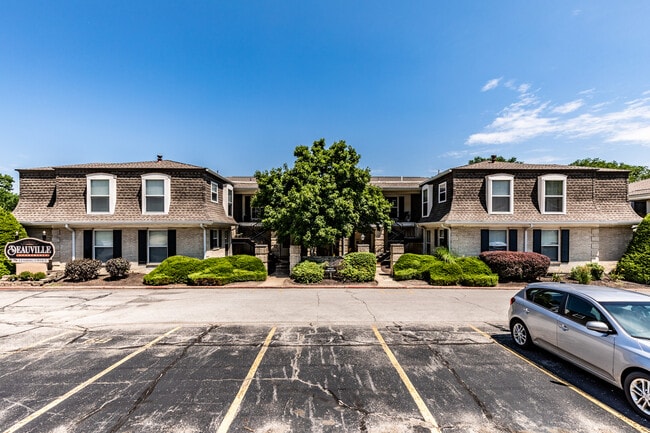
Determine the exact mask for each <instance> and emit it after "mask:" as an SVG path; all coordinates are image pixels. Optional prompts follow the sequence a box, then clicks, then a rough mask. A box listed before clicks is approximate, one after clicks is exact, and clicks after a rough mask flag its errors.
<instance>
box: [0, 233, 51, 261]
mask: <svg viewBox="0 0 650 433" xmlns="http://www.w3.org/2000/svg"><path fill="white" fill-rule="evenodd" d="M5 256H7V258H8V259H9V260H11V261H12V262H13V263H23V262H36V263H39V262H45V263H47V262H49V261H50V260H51V259H52V256H54V244H53V243H52V242H47V241H42V240H40V239H36V238H25V239H19V240H17V241H14V242H9V243H8V244H7V245H5Z"/></svg>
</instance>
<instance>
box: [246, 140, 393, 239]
mask: <svg viewBox="0 0 650 433" xmlns="http://www.w3.org/2000/svg"><path fill="white" fill-rule="evenodd" d="M293 154H294V156H295V158H296V160H295V163H294V166H293V167H291V168H290V167H288V166H287V164H284V166H283V167H282V168H273V169H271V170H270V171H263V172H262V171H257V172H255V178H256V179H257V184H258V187H259V190H258V192H257V194H256V195H255V198H254V199H253V206H256V207H259V208H261V209H262V210H263V214H262V224H263V225H264V227H266V228H267V229H270V230H275V231H276V232H277V234H278V236H279V237H280V238H282V239H288V238H290V239H291V240H292V242H294V243H296V244H299V245H302V246H305V247H308V248H313V247H321V246H331V245H334V244H335V243H336V242H337V241H338V240H339V239H342V238H347V237H349V236H351V235H352V233H353V232H354V231H362V232H363V231H367V230H369V229H370V228H371V227H372V226H373V225H374V226H376V227H385V228H387V229H390V227H391V219H390V204H389V203H388V201H387V200H386V199H385V198H384V196H383V194H382V193H381V190H380V189H379V188H377V187H375V186H372V185H370V170H369V169H368V168H366V169H361V168H359V167H358V164H359V160H360V159H361V157H360V155H359V154H358V153H357V152H356V151H355V150H354V149H353V148H352V147H351V146H348V145H347V144H346V143H345V141H338V142H336V143H334V144H332V145H331V146H330V147H329V148H327V147H326V145H325V140H323V139H321V140H319V141H315V142H314V144H313V145H312V146H311V147H307V146H298V147H296V149H295V150H294V153H293Z"/></svg>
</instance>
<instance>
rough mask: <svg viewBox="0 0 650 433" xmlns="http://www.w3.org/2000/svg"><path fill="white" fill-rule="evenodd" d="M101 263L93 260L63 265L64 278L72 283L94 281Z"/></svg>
mask: <svg viewBox="0 0 650 433" xmlns="http://www.w3.org/2000/svg"><path fill="white" fill-rule="evenodd" d="M101 266H102V262H101V261H99V260H94V259H77V260H73V261H71V262H68V263H67V264H66V265H65V277H66V278H67V279H69V280H72V281H88V280H94V279H95V278H97V276H98V275H99V268H100V267H101Z"/></svg>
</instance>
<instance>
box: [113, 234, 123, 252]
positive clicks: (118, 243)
mask: <svg viewBox="0 0 650 433" xmlns="http://www.w3.org/2000/svg"><path fill="white" fill-rule="evenodd" d="M113 257H122V230H113Z"/></svg>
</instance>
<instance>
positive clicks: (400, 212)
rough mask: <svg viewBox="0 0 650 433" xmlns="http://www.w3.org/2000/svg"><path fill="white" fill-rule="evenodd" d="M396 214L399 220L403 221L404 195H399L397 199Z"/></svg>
mask: <svg viewBox="0 0 650 433" xmlns="http://www.w3.org/2000/svg"><path fill="white" fill-rule="evenodd" d="M397 215H399V219H400V221H404V216H405V214H404V197H402V196H400V197H399V200H398V201H397Z"/></svg>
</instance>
